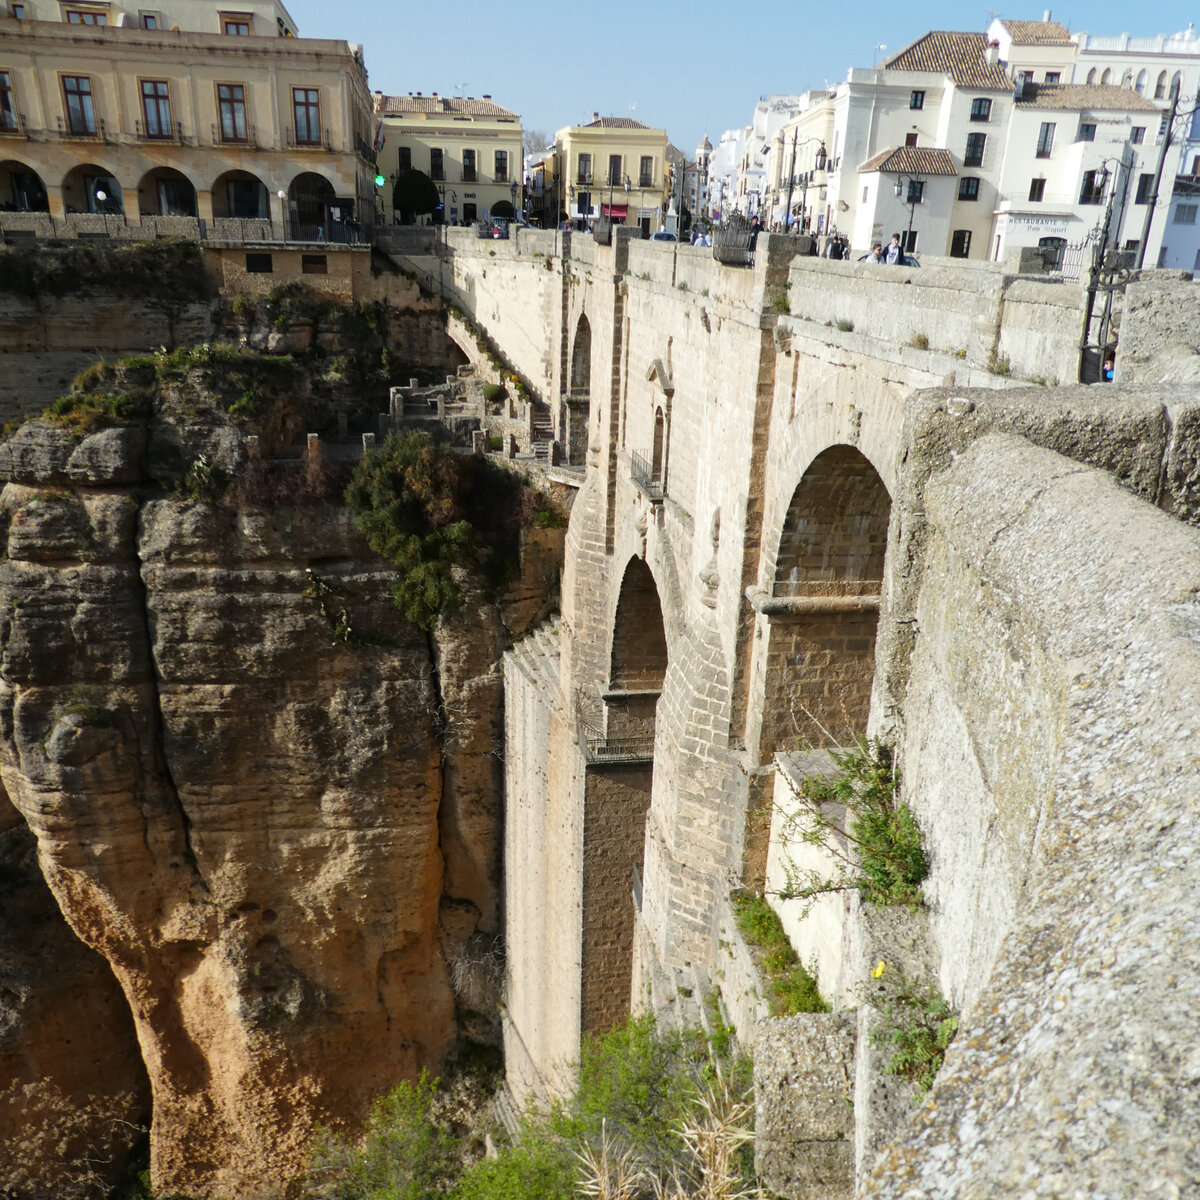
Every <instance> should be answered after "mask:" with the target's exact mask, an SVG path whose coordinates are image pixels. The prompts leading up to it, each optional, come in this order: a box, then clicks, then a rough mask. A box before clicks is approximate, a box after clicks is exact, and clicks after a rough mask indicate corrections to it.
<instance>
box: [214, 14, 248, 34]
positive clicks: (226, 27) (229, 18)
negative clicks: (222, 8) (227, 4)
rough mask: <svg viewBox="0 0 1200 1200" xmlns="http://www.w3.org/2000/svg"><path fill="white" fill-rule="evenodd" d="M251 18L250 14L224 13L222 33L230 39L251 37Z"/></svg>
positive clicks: (222, 16)
mask: <svg viewBox="0 0 1200 1200" xmlns="http://www.w3.org/2000/svg"><path fill="white" fill-rule="evenodd" d="M250 28H251V18H250V14H249V13H222V14H221V32H222V33H226V34H228V35H229V36H230V37H249V36H250Z"/></svg>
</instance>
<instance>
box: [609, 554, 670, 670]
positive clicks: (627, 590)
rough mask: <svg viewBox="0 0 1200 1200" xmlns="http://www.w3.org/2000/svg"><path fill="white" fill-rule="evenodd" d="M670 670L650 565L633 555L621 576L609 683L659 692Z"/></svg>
mask: <svg viewBox="0 0 1200 1200" xmlns="http://www.w3.org/2000/svg"><path fill="white" fill-rule="evenodd" d="M666 673H667V634H666V629H665V627H664V625H663V616H662V604H661V603H660V602H659V598H658V587H657V585H656V584H655V582H654V575H653V573H652V572H651V570H650V568H649V567H648V566H647V565H646V564H645V562H644V561H643V560H642V559H640V558H631V559H630V560H629V563H628V565H627V566H626V567H625V574H624V576H623V578H622V579H621V593H620V596H619V598H618V600H617V614H616V617H615V619H614V620H613V639H612V654H611V655H610V658H609V686H610V687H611V688H612V689H613V690H625V691H639V692H647V691H649V692H655V691H659V690H661V689H662V684H663V679H664V678H665V676H666Z"/></svg>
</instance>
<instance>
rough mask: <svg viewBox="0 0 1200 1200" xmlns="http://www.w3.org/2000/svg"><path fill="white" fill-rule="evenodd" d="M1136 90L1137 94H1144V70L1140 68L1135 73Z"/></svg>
mask: <svg viewBox="0 0 1200 1200" xmlns="http://www.w3.org/2000/svg"><path fill="white" fill-rule="evenodd" d="M1137 90H1138V94H1139V95H1142V96H1144V95H1145V94H1146V72H1145V70H1141V71H1139V72H1138V75H1137Z"/></svg>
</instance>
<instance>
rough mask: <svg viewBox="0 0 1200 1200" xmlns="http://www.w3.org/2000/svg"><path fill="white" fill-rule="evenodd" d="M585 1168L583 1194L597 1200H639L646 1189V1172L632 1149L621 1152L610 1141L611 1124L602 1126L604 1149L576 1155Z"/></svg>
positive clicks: (602, 1144)
mask: <svg viewBox="0 0 1200 1200" xmlns="http://www.w3.org/2000/svg"><path fill="white" fill-rule="evenodd" d="M576 1157H577V1158H578V1159H579V1162H580V1163H581V1165H582V1167H583V1173H582V1175H581V1176H580V1179H579V1185H578V1186H579V1192H580V1193H581V1194H582V1195H584V1196H595V1197H596V1200H638V1198H639V1197H640V1196H641V1195H642V1194H643V1191H644V1189H645V1187H646V1182H647V1180H646V1171H645V1169H644V1168H643V1167H642V1166H641V1164H640V1163H639V1162H638V1161H637V1157H636V1155H635V1154H634V1152H633V1150H632V1148H630V1147H626V1148H625V1149H624V1150H622V1151H620V1152H619V1153H618V1152H617V1150H616V1149H615V1148H614V1147H613V1146H612V1145H611V1144H610V1142H609V1140H608V1122H607V1121H602V1122H601V1124H600V1150H599V1152H598V1153H597V1152H594V1151H593V1150H592V1148H591V1147H590V1146H585V1147H584V1148H583V1150H582V1151H581V1152H580V1153H579V1154H578V1155H577V1156H576Z"/></svg>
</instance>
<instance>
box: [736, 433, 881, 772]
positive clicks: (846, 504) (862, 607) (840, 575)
mask: <svg viewBox="0 0 1200 1200" xmlns="http://www.w3.org/2000/svg"><path fill="white" fill-rule="evenodd" d="M891 510H892V502H891V497H890V496H889V494H888V490H887V487H886V486H885V485H884V482H883V480H882V479H881V478H880V476H879V473H878V472H877V471H876V470H875V468H874V466H873V465H872V464H871V462H870V460H869V459H867V458H866V456H865V455H863V454H862V453H861V452H860V451H858V450H856V449H855V448H854V447H853V446H846V445H837V446H831V447H829V448H828V449H826V450H823V451H822V452H821V453H820V454H818V455H817V457H816V458H814V459H813V461H812V462H811V463H810V464H809V467H808V469H807V470H806V471H805V472H804V475H803V477H802V478H801V480H800V482H799V483H798V484H797V485H796V490H795V492H793V494H792V500H791V503H790V504H789V506H788V511H787V516H786V518H785V520H784V524H783V529H782V531H781V534H780V539H779V548H778V552H777V554H776V556H775V571H774V585H773V589H772V590H773V592H774V595H775V596H776V597H778V598H780V599H783V598H787V599H788V600H790V601H792V604H791V605H790V606H788V605H780V611H779V612H778V613H777V614H772V616H771V618H770V621H771V625H770V631H769V638H768V645H767V663H766V673H765V675H766V679H765V687H766V692H765V697H764V704H763V720H762V733H761V738H760V745H759V755H758V758H759V761H760V762H765V761H767V759H768V758H769V757H770V755H771V754H773V753H774V752H775V751H776V750H782V749H790V748H792V747H794V746H795V745H796V742H797V739H799V740H800V741H803V742H808V743H809V744H811V745H814V746H826V745H830V744H833V745H846V744H848V743H849V742H850V741H852V740H853V739H854V738H856V737H861V736H862V735H863V734H864V733H865V732H866V728H867V716H868V712H869V709H870V702H871V686H872V682H873V679H874V674H875V633H876V626H877V625H878V623H879V597H880V594H881V592H882V587H883V567H884V553H885V551H886V548H887V529H888V521H889V520H890V518H891Z"/></svg>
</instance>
